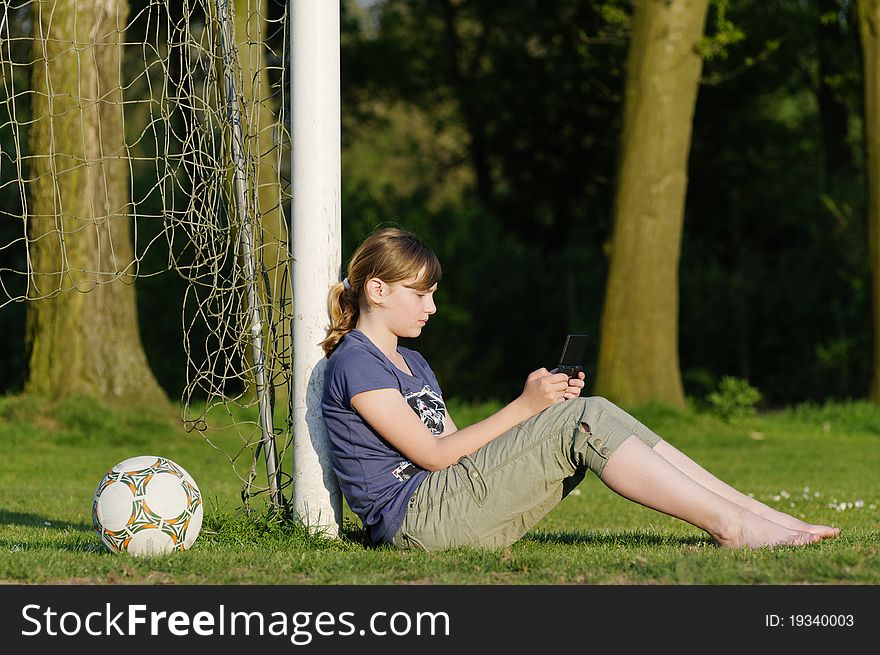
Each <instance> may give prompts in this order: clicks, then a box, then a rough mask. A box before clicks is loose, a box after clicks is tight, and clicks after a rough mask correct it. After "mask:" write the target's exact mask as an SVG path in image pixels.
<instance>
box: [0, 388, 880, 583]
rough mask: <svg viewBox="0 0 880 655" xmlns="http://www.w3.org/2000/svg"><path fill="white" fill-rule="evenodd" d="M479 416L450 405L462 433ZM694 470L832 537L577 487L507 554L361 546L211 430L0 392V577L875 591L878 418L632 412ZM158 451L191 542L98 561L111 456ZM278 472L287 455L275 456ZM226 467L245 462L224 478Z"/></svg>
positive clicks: (480, 411)
mask: <svg viewBox="0 0 880 655" xmlns="http://www.w3.org/2000/svg"><path fill="white" fill-rule="evenodd" d="M493 409H494V407H493V406H491V405H482V406H476V407H474V406H468V405H464V404H462V403H455V402H450V413H451V414H452V416H453V417H454V418H455V420H456V423H457V424H458V425H459V426H461V425H467V424H469V423H471V422H473V421H474V420H478V419H479V418H481V417H482V416H485V415H486V414H487V413H489V412H491V411H493ZM633 414H635V415H636V416H637V417H638V418H639V419H640V420H642V421H643V422H645V423H646V424H647V425H649V426H651V427H653V428H654V429H655V430H656V431H657V432H658V433H659V434H661V435H662V436H664V438H666V439H667V440H669V441H670V442H671V443H673V444H674V445H676V446H678V447H679V448H681V449H682V450H684V451H685V452H687V453H688V454H689V455H691V457H693V458H694V459H696V460H697V461H698V462H701V463H702V464H703V465H704V466H706V468H708V469H709V470H710V471H712V472H714V473H715V474H716V475H718V476H719V477H721V478H722V479H724V480H726V481H727V482H730V483H731V484H733V485H734V486H735V487H737V488H739V489H741V490H742V491H744V492H747V493H752V494H754V496H755V497H757V498H759V499H760V500H762V501H764V502H766V503H767V504H769V505H771V506H774V507H778V508H780V509H783V510H784V511H786V512H789V513H791V514H794V515H796V516H804V517H805V518H807V519H808V520H810V521H815V522H821V523H828V524H832V525H837V526H840V527H841V528H842V535H841V537H840V538H838V539H835V540H826V541H824V542H821V543H820V544H817V545H813V546H809V547H805V548H776V549H761V550H751V551H722V550H719V549H718V548H716V547H715V546H714V545H713V544H712V543H711V542H710V541H709V539H708V538H707V537H706V535H705V534H704V533H702V532H701V531H699V530H697V529H696V528H693V527H692V526H690V525H688V524H686V523H683V522H681V521H677V520H675V519H672V518H669V517H667V516H665V515H662V514H659V513H657V512H654V511H652V510H648V509H646V508H643V507H641V506H638V505H635V504H633V503H631V502H629V501H626V500H624V499H622V498H620V497H618V496H617V495H615V494H614V493H613V492H611V491H610V490H608V489H607V488H606V487H604V486H603V485H602V484H601V483H600V482H599V481H598V480H597V479H596V478H595V477H593V476H588V478H587V480H585V481H584V483H583V484H581V486H580V487H579V488H578V489H577V490H575V492H574V493H573V494H572V495H571V496H569V497H568V498H567V499H566V500H565V501H563V502H562V503H561V504H560V505H559V506H558V507H557V508H556V509H554V510H553V511H552V512H551V513H550V514H549V515H548V516H547V517H545V519H544V520H543V521H541V522H540V523H539V524H538V525H537V526H536V527H535V529H534V530H533V531H532V532H530V533H529V534H528V535H526V537H525V538H524V539H522V540H521V541H520V542H519V543H517V544H515V545H514V546H513V547H511V548H508V549H503V550H479V549H457V550H453V551H447V552H443V553H438V554H431V555H428V554H424V553H417V552H395V551H392V550H390V549H387V548H379V549H373V548H368V547H365V546H364V544H363V541H362V536H361V530H360V526H359V523H357V520H356V518H355V517H354V516H353V515H352V514H350V512H348V511H347V510H346V519H345V525H344V528H343V535H342V538H341V539H338V540H322V539H317V538H310V537H308V536H307V535H306V534H304V532H303V530H302V529H300V528H299V527H298V526H296V525H295V524H293V523H292V522H291V521H289V520H283V519H280V518H272V517H271V516H269V515H268V514H267V513H265V512H264V511H263V507H264V505H263V504H262V503H260V502H257V503H255V505H254V506H255V508H256V511H255V512H254V513H252V514H251V516H250V517H248V516H246V515H245V513H244V512H243V511H242V509H241V507H242V504H241V500H240V492H241V481H240V480H239V478H238V477H236V475H235V474H234V473H233V470H232V466H231V465H230V463H229V459H228V458H227V457H226V455H225V454H224V452H223V451H224V450H226V451H230V452H231V451H232V450H234V449H235V447H236V443H238V437H237V436H236V435H235V433H234V430H227V431H225V432H224V431H221V432H219V433H217V434H216V435H215V439H214V442H215V444H216V445H217V446H219V448H220V450H218V449H217V448H213V447H211V446H210V445H209V444H208V443H206V442H205V440H204V439H203V438H202V437H201V436H199V435H198V434H196V433H191V434H187V433H186V432H185V431H184V430H183V428H182V426H181V424H180V423H179V422H176V421H175V420H174V419H168V418H165V417H163V416H159V415H149V414H144V413H135V412H129V413H124V412H113V411H110V410H108V409H106V408H104V407H100V406H96V405H95V404H94V403H85V402H82V401H80V402H67V403H62V404H50V403H46V402H42V401H38V400H35V399H32V398H27V397H22V396H7V397H0V449H2V453H0V454H2V456H0V545H2V551H0V582H12V583H69V582H73V583H98V584H103V583H146V584H151V583H179V584H254V583H259V584H392V583H401V582H405V583H438V584H495V583H504V584H557V583H587V584H630V583H637V584H768V583H769V584H795V583H835V584H848V583H852V584H878V583H880V531H878V522H880V475H878V473H880V411H878V410H877V409H875V408H874V407H873V406H871V405H868V404H865V403H849V404H840V405H828V406H824V407H816V406H802V407H797V408H793V409H790V410H786V411H783V412H775V413H772V414H765V415H762V416H759V417H754V418H748V419H740V420H738V421H737V422H734V423H732V424H728V423H725V422H723V421H721V420H720V419H718V418H715V417H713V416H711V415H709V414H706V413H698V412H695V411H687V412H675V411H672V410H669V409H665V408H661V407H643V408H639V409H637V410H634V411H633ZM148 454H153V455H162V456H165V457H168V458H170V459H172V460H174V461H176V462H178V463H179V464H181V465H182V466H183V467H185V468H186V469H187V470H188V471H189V473H190V474H192V476H193V477H194V478H195V480H196V482H197V483H198V484H199V486H200V488H201V491H202V494H203V497H204V498H205V500H206V505H205V507H206V519H205V526H204V528H203V530H202V533H201V534H200V535H199V538H198V540H197V541H196V543H195V545H194V547H193V548H192V549H191V550H190V551H188V552H186V553H180V554H174V555H168V556H162V557H154V558H136V557H132V556H120V555H115V554H112V553H110V552H109V551H107V550H106V549H105V548H104V546H103V545H102V544H101V542H100V540H99V539H98V536H97V534H96V533H95V532H94V530H93V529H92V526H91V516H90V511H91V501H92V496H93V494H94V491H95V487H96V486H97V484H98V483H99V482H100V480H101V478H102V477H103V475H104V474H105V473H106V471H107V470H108V469H109V468H110V467H111V466H113V465H114V464H116V463H117V462H119V461H121V460H123V459H126V458H128V457H132V456H135V455H148ZM284 466H285V470H287V471H289V470H290V462H289V459H288V460H287V461H285V462H284ZM239 468H240V471H241V470H242V469H243V468H244V469H246V467H239Z"/></svg>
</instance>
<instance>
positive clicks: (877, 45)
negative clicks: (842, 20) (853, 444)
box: [858, 0, 880, 403]
mask: <svg viewBox="0 0 880 655" xmlns="http://www.w3.org/2000/svg"><path fill="white" fill-rule="evenodd" d="M858 5H859V33H860V34H861V38H862V53H863V62H864V63H863V67H864V85H865V109H864V121H865V150H866V153H867V160H868V162H867V180H868V242H869V252H870V265H871V282H872V294H871V300H872V302H871V307H872V316H873V334H874V365H873V375H872V378H871V391H870V398H871V400H872V401H873V402H875V403H880V119H878V116H877V112H878V111H880V0H859V3H858Z"/></svg>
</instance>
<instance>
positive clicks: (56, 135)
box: [25, 0, 168, 406]
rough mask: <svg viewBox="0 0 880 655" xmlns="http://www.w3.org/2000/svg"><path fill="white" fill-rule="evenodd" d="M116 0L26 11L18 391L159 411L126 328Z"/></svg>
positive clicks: (131, 306) (131, 321)
mask: <svg viewBox="0 0 880 655" xmlns="http://www.w3.org/2000/svg"><path fill="white" fill-rule="evenodd" d="M127 15H128V4H127V0H78V2H75V3H72V2H56V1H50V0H44V1H42V2H38V3H35V4H34V16H33V25H34V57H33V61H34V63H33V69H32V70H33V76H32V88H33V117H34V123H33V125H32V126H31V128H30V137H29V140H30V150H31V154H32V155H33V159H32V163H31V166H32V169H31V170H32V175H31V177H32V180H33V181H32V182H31V183H30V187H29V196H30V211H29V213H28V216H27V221H28V232H29V240H30V265H31V271H32V283H31V287H30V289H29V294H28V295H29V298H30V299H31V302H29V303H28V311H27V331H28V336H27V340H28V347H29V373H28V380H27V383H26V386H25V390H26V391H27V392H32V393H38V394H42V395H46V396H49V397H53V398H59V397H64V396H69V395H73V394H85V395H91V396H97V397H100V398H101V399H103V400H105V401H109V402H112V403H120V404H122V403H124V404H127V405H131V404H134V405H157V406H161V405H165V404H167V402H168V401H167V398H166V396H165V394H164V392H163V391H162V390H161V388H160V387H159V385H158V383H157V382H156V379H155V377H154V376H153V373H152V371H151V370H150V367H149V365H148V363H147V359H146V356H145V354H144V351H143V348H142V345H141V338H140V332H139V329H138V323H137V310H136V305H135V292H134V286H133V283H134V277H135V274H136V264H135V262H134V256H133V247H132V240H131V234H130V230H131V219H130V217H129V215H128V206H129V191H128V189H129V177H128V163H127V161H126V146H125V143H124V137H123V105H122V99H123V94H122V82H121V78H120V75H121V71H122V65H121V57H122V43H123V30H124V26H125V24H126V19H127Z"/></svg>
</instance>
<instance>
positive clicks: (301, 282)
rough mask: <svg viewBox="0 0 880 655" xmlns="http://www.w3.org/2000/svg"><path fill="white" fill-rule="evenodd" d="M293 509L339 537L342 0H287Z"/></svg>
mask: <svg viewBox="0 0 880 655" xmlns="http://www.w3.org/2000/svg"><path fill="white" fill-rule="evenodd" d="M289 15H290V25H291V29H290V38H291V47H290V60H291V71H292V75H291V92H290V97H291V141H292V147H291V171H292V202H291V206H292V209H291V227H290V235H291V248H292V262H291V270H292V276H293V313H292V317H291V321H292V322H293V325H292V334H293V384H292V385H291V388H292V401H291V408H292V416H293V426H292V427H293V494H292V503H293V510H294V511H295V512H296V514H297V515H298V516H299V518H300V520H301V521H303V523H304V524H305V525H306V526H307V527H308V528H309V529H310V530H313V531H316V532H320V533H321V534H324V535H326V536H332V537H335V536H337V535H338V533H339V529H340V527H341V521H342V498H341V494H340V491H339V485H338V483H337V480H336V476H335V474H334V473H333V469H332V466H331V464H330V459H329V458H330V453H329V446H328V442H327V432H326V428H325V426H324V420H323V417H322V414H321V394H322V390H323V381H324V365H325V363H326V359H325V357H324V352H323V350H322V349H321V347H320V346H319V345H318V344H319V343H320V342H321V341H322V340H323V339H324V337H325V335H326V325H327V292H328V290H329V289H330V286H331V285H332V284H334V283H336V282H338V281H339V274H340V265H341V254H340V249H341V247H340V240H341V232H342V224H341V223H342V220H341V157H340V149H341V100H340V61H339V28H340V24H339V2H337V1H328V0H291V2H290V12H289Z"/></svg>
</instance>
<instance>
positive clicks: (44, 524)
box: [0, 509, 94, 532]
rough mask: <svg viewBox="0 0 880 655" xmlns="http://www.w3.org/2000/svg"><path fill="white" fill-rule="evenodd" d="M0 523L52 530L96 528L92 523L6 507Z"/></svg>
mask: <svg viewBox="0 0 880 655" xmlns="http://www.w3.org/2000/svg"><path fill="white" fill-rule="evenodd" d="M0 525H22V526H28V527H38V528H51V529H52V530H76V531H78V532H91V531H92V530H93V529H94V528H92V525H91V524H90V523H68V522H66V521H56V520H51V519H49V518H48V517H45V516H40V515H39V514H30V513H22V512H11V511H9V510H5V509H0Z"/></svg>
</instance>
